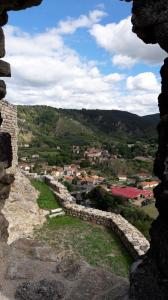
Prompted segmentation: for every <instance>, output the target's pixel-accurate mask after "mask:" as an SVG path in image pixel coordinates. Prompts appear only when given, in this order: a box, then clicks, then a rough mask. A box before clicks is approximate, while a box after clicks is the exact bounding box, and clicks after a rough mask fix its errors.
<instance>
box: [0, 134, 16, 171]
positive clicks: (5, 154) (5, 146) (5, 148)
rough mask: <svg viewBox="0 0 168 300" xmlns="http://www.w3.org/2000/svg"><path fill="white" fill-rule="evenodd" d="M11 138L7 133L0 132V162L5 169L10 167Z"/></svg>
mask: <svg viewBox="0 0 168 300" xmlns="http://www.w3.org/2000/svg"><path fill="white" fill-rule="evenodd" d="M12 158H13V155H12V146H11V136H10V134H9V133H7V132H0V162H2V163H3V165H4V167H5V168H9V167H11V166H12Z"/></svg>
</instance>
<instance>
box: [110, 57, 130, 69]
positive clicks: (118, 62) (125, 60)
mask: <svg viewBox="0 0 168 300" xmlns="http://www.w3.org/2000/svg"><path fill="white" fill-rule="evenodd" d="M112 63H113V65H114V66H117V67H119V68H121V69H131V68H132V67H133V66H134V65H135V64H136V59H135V58H132V57H130V56H127V55H121V54H116V55H114V56H113V57H112Z"/></svg>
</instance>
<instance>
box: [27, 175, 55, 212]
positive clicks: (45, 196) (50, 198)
mask: <svg viewBox="0 0 168 300" xmlns="http://www.w3.org/2000/svg"><path fill="white" fill-rule="evenodd" d="M31 184H32V185H33V186H34V187H35V189H36V190H38V191H39V192H40V195H39V197H38V199H37V203H38V205H39V207H40V208H41V209H46V210H48V209H55V208H58V207H60V205H59V204H58V202H57V200H56V198H55V195H54V194H53V192H52V191H51V190H50V188H49V187H48V185H47V184H46V183H44V182H41V181H38V180H31Z"/></svg>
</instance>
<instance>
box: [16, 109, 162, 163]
mask: <svg viewBox="0 0 168 300" xmlns="http://www.w3.org/2000/svg"><path fill="white" fill-rule="evenodd" d="M157 119H158V116H157V115H153V116H147V117H139V116H137V115H135V114H131V113H129V112H124V111H117V110H111V111H106V110H86V109H82V110H74V109H56V108H53V107H48V106H18V124H19V129H20V133H19V155H20V156H24V155H26V156H27V150H26V149H25V147H24V146H23V145H25V144H28V145H29V150H28V153H29V155H32V154H34V153H38V154H40V157H41V158H42V159H44V160H45V159H46V161H48V162H49V163H51V164H52V162H53V161H55V162H57V163H58V164H60V163H68V162H71V161H72V159H74V158H76V159H78V158H79V157H78V155H76V156H75V157H74V155H72V151H71V149H72V146H73V145H78V146H80V147H81V151H80V155H82V149H83V151H84V149H85V148H84V147H85V146H94V147H103V146H105V147H106V148H107V149H108V150H110V149H112V147H113V146H114V145H118V146H117V147H118V149H120V151H121V154H122V153H125V151H126V147H125V145H126V144H128V143H134V142H135V141H137V140H140V141H142V142H143V143H146V142H148V143H155V141H156V138H157V132H156V129H155V128H156V124H157ZM139 148H141V147H140V146H139ZM137 154H138V152H137ZM72 156H73V157H72Z"/></svg>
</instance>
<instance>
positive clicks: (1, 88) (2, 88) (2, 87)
mask: <svg viewBox="0 0 168 300" xmlns="http://www.w3.org/2000/svg"><path fill="white" fill-rule="evenodd" d="M5 95H6V84H5V82H4V81H3V80H0V100H1V99H3V98H4V97H5Z"/></svg>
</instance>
